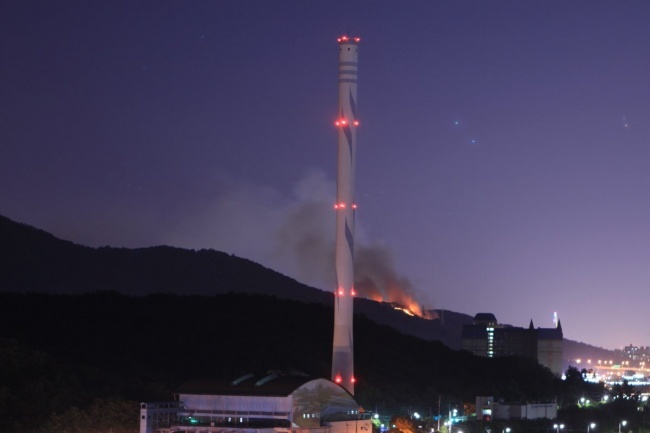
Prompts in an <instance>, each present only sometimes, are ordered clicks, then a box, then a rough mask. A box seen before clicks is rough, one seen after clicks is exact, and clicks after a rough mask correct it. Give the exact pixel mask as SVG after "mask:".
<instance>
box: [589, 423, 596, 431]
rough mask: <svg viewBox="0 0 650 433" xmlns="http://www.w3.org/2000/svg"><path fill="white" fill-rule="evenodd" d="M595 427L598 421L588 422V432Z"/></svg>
mask: <svg viewBox="0 0 650 433" xmlns="http://www.w3.org/2000/svg"><path fill="white" fill-rule="evenodd" d="M594 427H596V423H595V422H592V423H591V424H587V433H589V431H590V430H591V429H592V428H594Z"/></svg>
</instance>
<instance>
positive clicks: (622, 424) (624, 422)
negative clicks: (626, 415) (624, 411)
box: [618, 421, 627, 433]
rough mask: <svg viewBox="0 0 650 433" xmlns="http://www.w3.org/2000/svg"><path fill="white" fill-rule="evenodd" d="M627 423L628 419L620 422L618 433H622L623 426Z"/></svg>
mask: <svg viewBox="0 0 650 433" xmlns="http://www.w3.org/2000/svg"><path fill="white" fill-rule="evenodd" d="M625 424H627V421H621V422H619V423H618V433H621V426H623V427H625Z"/></svg>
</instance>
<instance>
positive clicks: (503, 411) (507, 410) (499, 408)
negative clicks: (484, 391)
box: [476, 396, 557, 421]
mask: <svg viewBox="0 0 650 433" xmlns="http://www.w3.org/2000/svg"><path fill="white" fill-rule="evenodd" d="M476 418H477V419H480V420H483V421H491V420H511V419H513V420H516V419H556V418H557V403H525V404H520V403H503V402H499V401H495V400H494V397H491V396H490V397H476Z"/></svg>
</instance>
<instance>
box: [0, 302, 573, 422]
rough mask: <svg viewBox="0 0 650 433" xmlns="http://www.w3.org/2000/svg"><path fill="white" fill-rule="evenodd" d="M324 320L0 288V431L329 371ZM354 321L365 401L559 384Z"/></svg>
mask: <svg viewBox="0 0 650 433" xmlns="http://www.w3.org/2000/svg"><path fill="white" fill-rule="evenodd" d="M332 320H333V312H332V309H331V307H328V306H325V305H323V304H318V303H301V302H298V301H290V300H281V299H277V298H275V297H271V296H266V295H251V294H223V295H215V296H178V295H169V294H164V295H149V296H145V297H134V296H127V295H122V294H117V293H115V292H96V293H89V294H79V295H46V294H16V293H0V411H2V413H0V432H13V431H28V430H39V429H40V428H43V426H49V427H50V428H52V427H53V426H57V425H59V426H60V425H62V424H65V422H72V421H70V419H75V420H76V422H77V423H82V424H83V422H88V420H87V419H84V418H83V417H84V416H86V417H88V416H89V415H88V414H89V413H93V412H92V411H93V410H94V411H95V413H99V412H101V411H102V410H101V409H102V408H109V409H110V408H113V409H111V410H112V411H113V412H114V413H116V414H118V413H124V411H119V410H114V408H115V407H120V404H124V405H127V406H128V405H129V404H130V405H131V406H129V407H132V408H133V409H132V410H133V412H131V414H132V415H133V418H132V424H130V425H129V424H128V422H127V421H128V419H127V420H125V419H121V421H119V420H117V421H115V420H114V421H110V420H105V421H104V422H105V423H113V427H111V428H112V429H113V430H114V431H119V430H120V428H123V429H125V431H127V430H128V429H129V428H131V429H137V404H136V403H137V402H138V401H147V400H166V399H171V398H173V391H174V389H175V388H176V387H177V386H178V385H179V384H180V383H182V382H183V381H185V380H187V379H190V378H193V377H200V376H215V375H216V376H227V377H233V378H234V377H236V376H238V375H240V374H245V373H248V372H260V371H262V372H263V371H268V370H280V371H291V370H299V371H302V372H305V373H308V374H310V375H313V376H318V377H329V374H330V371H329V369H330V363H331V341H332V325H333V323H332ZM354 332H355V365H356V376H357V377H358V382H357V387H356V391H357V392H356V397H357V399H358V400H359V402H360V403H361V405H362V406H366V407H369V408H374V407H377V406H381V407H395V408H397V407H400V406H402V407H403V406H406V405H424V406H430V405H432V402H435V401H437V400H438V398H439V396H441V395H442V396H444V397H445V399H451V400H456V401H463V402H472V401H473V400H474V398H475V396H476V395H495V396H499V397H500V398H503V399H506V400H509V401H552V400H555V399H556V398H560V399H561V398H562V394H563V393H565V391H566V390H564V389H563V388H562V387H563V386H564V383H563V382H560V381H559V380H557V379H556V378H555V377H554V376H553V374H552V373H551V372H550V371H549V370H547V369H545V368H543V367H540V366H539V365H538V364H537V363H536V362H535V361H534V360H528V359H522V358H502V359H488V358H480V357H474V356H471V355H470V354H468V353H465V352H458V351H453V350H451V349H449V348H447V347H446V346H444V345H442V344H441V343H436V342H429V341H424V340H421V339H418V338H415V337H410V336H406V335H403V334H400V333H398V332H397V331H395V330H393V329H392V328H389V327H386V326H381V325H377V324H376V323H374V322H372V321H370V320H368V319H367V318H366V317H364V316H362V315H357V316H356V317H355V327H354ZM572 392H580V391H578V390H574V391H572ZM109 409H106V410H105V411H104V412H105V413H112V412H111V410H109ZM66 420H67V421H66ZM57 423H58V424H57ZM125 423H126V425H125Z"/></svg>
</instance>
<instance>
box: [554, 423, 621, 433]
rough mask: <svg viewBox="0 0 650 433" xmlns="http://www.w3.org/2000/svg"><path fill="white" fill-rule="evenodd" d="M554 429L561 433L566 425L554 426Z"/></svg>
mask: <svg viewBox="0 0 650 433" xmlns="http://www.w3.org/2000/svg"><path fill="white" fill-rule="evenodd" d="M553 428H554V429H555V431H556V432H557V433H560V429H563V428H564V424H553ZM619 433H620V432H619Z"/></svg>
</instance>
